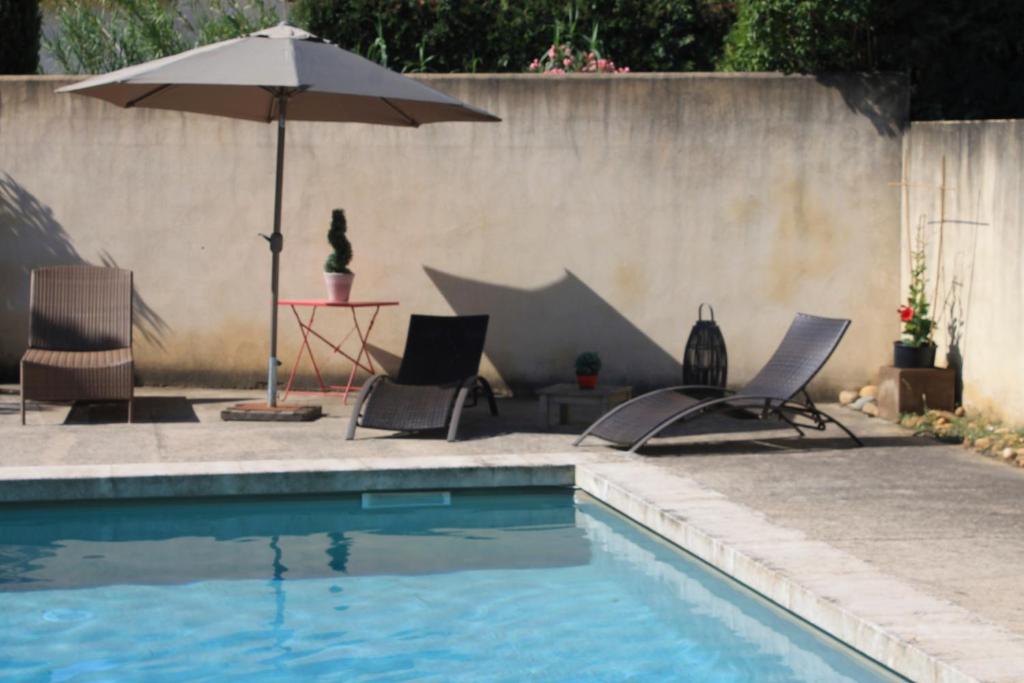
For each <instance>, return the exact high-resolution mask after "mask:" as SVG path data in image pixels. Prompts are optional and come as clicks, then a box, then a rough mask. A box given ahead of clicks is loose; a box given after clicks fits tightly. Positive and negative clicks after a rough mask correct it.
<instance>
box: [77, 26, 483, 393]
mask: <svg viewBox="0 0 1024 683" xmlns="http://www.w3.org/2000/svg"><path fill="white" fill-rule="evenodd" d="M58 92H70V93H77V94H80V95H88V96H90V97H97V98H99V99H102V100H106V101H107V102H110V103H112V104H116V105H117V106H119V107H126V108H127V107H146V108H150V109H170V110H174V111H186V112H196V113H200V114H212V115H215V116H227V117H231V118H236V119H247V120H251V121H263V122H265V123H272V122H274V121H277V122H278V124H277V183H276V185H275V188H274V227H273V231H272V232H271V234H270V235H269V236H264V237H265V238H266V239H267V241H268V242H269V243H270V252H271V268H270V291H271V300H270V358H269V361H268V366H267V403H268V404H269V405H271V406H273V405H276V404H277V391H276V388H277V365H278V362H277V299H278V266H279V260H280V253H281V249H282V247H283V245H284V239H283V237H282V235H281V188H282V184H283V181H284V178H283V176H282V171H283V169H284V134H285V122H286V121H287V120H289V119H290V120H292V121H350V122H354V123H373V124H380V125H385V126H409V127H414V128H415V127H417V126H420V125H421V124H424V123H436V122H439V121H500V120H501V119H499V118H498V117H497V116H494V115H493V114H489V113H487V112H485V111H483V110H481V109H476V108H474V107H471V106H469V105H467V104H464V103H462V102H460V101H459V100H457V99H455V98H453V97H449V96H448V95H445V94H444V93H442V92H439V91H437V90H434V89H433V88H428V87H427V86H425V85H423V84H422V83H418V82H417V81H414V80H412V79H410V78H406V77H405V76H402V75H400V74H397V73H395V72H393V71H389V70H388V69H385V68H384V67H382V66H379V65H377V64H374V63H373V62H371V61H369V60H366V59H363V58H362V57H360V56H358V55H355V54H352V53H351V52H347V51H345V50H342V49H341V48H339V47H337V46H336V45H333V44H331V43H330V42H328V41H326V40H323V39H322V38H318V37H316V36H314V35H313V34H311V33H307V32H306V31H303V30H301V29H298V28H296V27H294V26H290V25H288V24H287V23H281V24H279V25H277V26H275V27H273V28H269V29H265V30H263V31H257V32H256V33H253V34H251V35H248V36H245V37H242V38H234V39H231V40H225V41H223V42H220V43H215V44H212V45H206V46H203V47H198V48H196V49H194V50H189V51H187V52H182V53H181V54H177V55H173V56H170V57H164V58H162V59H156V60H153V61H151V62H145V63H143V64H138V65H136V66H130V67H127V68H125V69H119V70H118V71H113V72H111V73H108V74H103V75H101V76H96V77H94V78H89V79H87V80H84V81H82V82H80V83H76V84H74V85H69V86H67V87H64V88H60V89H59V90H58Z"/></svg>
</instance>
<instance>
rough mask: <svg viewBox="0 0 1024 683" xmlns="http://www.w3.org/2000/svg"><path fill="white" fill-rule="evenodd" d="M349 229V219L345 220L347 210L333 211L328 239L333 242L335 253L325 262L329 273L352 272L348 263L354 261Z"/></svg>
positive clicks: (325, 269)
mask: <svg viewBox="0 0 1024 683" xmlns="http://www.w3.org/2000/svg"><path fill="white" fill-rule="evenodd" d="M347 231H348V221H346V220H345V211H344V210H343V209H335V210H334V211H332V212H331V227H330V229H329V230H328V231H327V241H328V242H330V243H331V247H332V248H333V249H334V253H333V254H331V255H330V256H328V257H327V263H325V264H324V271H326V272H328V273H351V272H352V271H351V270H349V269H348V264H349V263H350V262H351V261H352V245H351V244H349V241H348V237H346V236H345V233H346V232H347Z"/></svg>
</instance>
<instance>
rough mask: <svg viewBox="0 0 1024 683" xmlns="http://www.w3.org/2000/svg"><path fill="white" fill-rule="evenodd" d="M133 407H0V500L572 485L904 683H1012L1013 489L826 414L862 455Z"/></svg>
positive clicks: (814, 441) (1018, 517)
mask: <svg viewBox="0 0 1024 683" xmlns="http://www.w3.org/2000/svg"><path fill="white" fill-rule="evenodd" d="M139 394H140V396H141V400H140V401H139V403H138V405H137V415H138V419H139V422H138V423H136V424H133V425H124V424H122V423H119V422H116V421H115V420H117V419H118V418H119V417H120V416H119V415H118V412H119V411H120V410H121V409H120V408H117V407H114V406H110V407H107V406H104V407H100V408H98V409H96V410H94V411H93V412H92V414H91V415H90V414H89V412H88V411H86V410H83V409H80V408H76V409H75V410H74V411H69V410H68V409H67V408H64V407H60V406H45V407H42V406H40V407H36V406H33V409H32V410H31V412H30V414H29V426H26V427H21V425H20V424H19V417H18V406H17V402H18V399H17V394H16V387H11V386H7V387H4V388H0V443H2V444H3V446H2V448H0V453H2V455H0V500H3V501H12V500H30V499H61V498H63V499H75V498H78V499H81V498H89V497H111V496H140V495H217V494H239V493H274V492H298V491H328V490H346V491H361V490H368V489H388V488H430V487H436V486H446V487H451V488H455V487H459V486H462V487H465V486H472V487H478V486H479V487H488V486H523V485H569V484H575V485H576V486H579V487H580V488H581V489H583V490H584V491H586V492H588V493H590V494H591V495H594V496H595V497H597V498H598V499H600V500H602V501H604V502H606V503H607V504H609V505H611V506H612V507H614V508H616V509H618V510H620V511H622V512H624V513H625V514H627V515H628V516H630V517H632V518H633V519H636V520H637V521H639V522H640V523H642V524H644V525H645V526H647V527H649V528H651V529H653V530H654V531H656V532H658V533H660V534H661V535H663V536H665V537H666V538H668V539H669V540H671V541H673V542H675V543H676V544H678V545H680V546H681V547H683V548H685V549H686V550H688V551H690V552H691V553H693V554H695V555H697V556H698V557H700V558H702V559H704V560H705V561H707V562H708V563H710V564H711V565H713V566H715V567H717V568H719V569H721V570H722V571H724V572H725V573H726V574H729V575H730V576H733V577H734V578H736V579H738V580H740V581H741V582H743V583H745V584H747V585H749V586H751V587H752V588H754V589H755V590H757V591H759V592H761V593H762V594H763V595H765V596H767V597H768V598H770V599H772V600H773V601H775V602H776V603H778V604H780V605H782V606H784V607H787V608H788V609H790V610H791V611H792V612H794V613H796V614H798V615H799V616H801V617H803V618H804V619H806V620H807V621H809V622H811V623H814V624H815V625H817V626H819V627H821V628H823V629H824V630H826V631H828V632H829V633H832V634H833V635H835V636H837V637H838V638H840V639H841V640H843V641H845V642H847V643H849V644H851V645H853V646H854V647H856V648H857V649H859V650H861V651H863V652H865V653H866V654H868V655H869V656H872V657H873V658H875V659H877V660H878V661H881V662H883V663H885V664H886V665H888V666H889V667H890V668H892V669H894V670H895V671H897V672H899V673H901V674H903V675H904V676H907V677H908V678H910V679H912V680H920V681H943V682H946V681H969V680H985V681H1024V592H1022V591H1021V590H1020V576H1021V574H1020V569H1019V568H1020V567H1024V534H1022V533H1021V529H1022V528H1024V502H1022V501H1024V498H1022V493H1024V470H1022V469H1018V468H1013V467H1010V466H1007V465H1004V464H1002V463H998V462H995V461H992V460H988V459H985V458H981V457H979V456H977V455H974V454H971V453H968V452H967V451H965V450H963V449H962V448H959V447H956V446H943V445H940V444H937V443H935V442H934V441H930V440H926V439H918V438H914V437H912V436H910V435H909V433H908V432H906V431H905V430H902V429H900V428H898V427H896V426H894V425H890V424H887V423H884V422H880V421H877V420H870V419H868V418H866V417H863V416H860V415H858V414H854V413H851V412H848V411H845V410H842V409H839V408H834V410H836V411H837V416H839V417H840V419H843V420H844V421H846V422H847V424H849V425H850V426H851V428H853V429H854V431H855V432H857V433H858V434H860V435H861V436H862V437H864V440H865V442H866V443H867V447H866V448H863V449H853V448H850V447H849V444H848V442H847V441H846V440H844V439H843V438H841V437H840V435H839V433H838V431H837V430H836V431H832V430H830V431H829V432H826V433H825V434H814V435H811V436H810V437H809V438H807V439H802V440H801V439H796V438H793V437H791V436H790V432H786V431H778V432H776V431H771V432H758V433H756V434H753V435H748V436H749V437H752V438H754V439H756V440H750V439H744V440H738V439H737V438H736V437H735V436H733V437H730V438H729V439H722V438H715V439H714V440H710V439H709V438H708V437H703V438H702V437H689V438H686V439H673V440H671V441H670V442H669V443H668V444H667V445H665V446H658V447H655V448H652V449H649V450H648V451H647V455H642V456H632V455H629V454H626V453H623V452H621V451H618V450H616V449H612V448H608V447H606V446H603V445H601V442H599V441H594V442H592V443H590V444H589V445H588V446H587V447H586V448H584V449H572V448H571V447H570V443H571V435H572V434H573V433H578V431H579V429H580V427H579V426H574V427H568V428H564V429H559V430H557V431H554V432H548V431H545V430H543V429H541V428H540V427H539V424H538V423H539V420H538V417H537V407H536V404H535V403H534V402H532V401H519V400H514V401H513V400H505V401H502V402H501V410H502V416H501V417H500V418H498V419H493V418H491V417H490V416H488V415H487V414H486V411H485V410H469V411H467V415H466V419H465V422H464V427H465V430H464V433H463V436H464V438H465V440H463V441H460V442H458V443H454V444H449V443H447V442H446V441H444V440H443V439H440V438H403V437H394V436H389V435H386V434H385V433H382V432H373V431H370V430H360V432H359V433H358V435H357V440H356V441H354V442H345V441H343V440H342V434H343V426H344V424H345V419H346V415H347V412H348V409H347V408H346V407H345V406H342V405H341V403H340V401H338V400H334V399H332V400H329V401H320V402H322V403H324V405H325V411H326V413H327V416H326V417H325V418H323V419H321V420H320V421H318V422H315V423H307V424H287V423H272V424H271V423H225V422H221V421H220V420H219V417H218V413H219V410H220V408H221V407H223V406H224V405H227V404H230V403H232V402H236V401H240V400H252V398H253V397H255V396H256V394H255V393H254V392H245V391H226V390H197V389H174V388H170V389H142V390H140V392H139ZM186 397H187V398H186ZM121 419H123V418H121ZM90 421H92V422H94V423H92V424H90V423H89V422H90ZM79 422H82V423H84V424H79ZM65 423H66V424H65Z"/></svg>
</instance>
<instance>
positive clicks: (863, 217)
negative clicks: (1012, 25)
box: [0, 74, 906, 390]
mask: <svg viewBox="0 0 1024 683" xmlns="http://www.w3.org/2000/svg"><path fill="white" fill-rule="evenodd" d="M428 82H430V83H431V84H432V85H434V86H436V87H438V88H440V89H442V90H445V91H447V92H449V93H451V94H453V95H455V96H456V97H459V98H461V99H464V100H466V101H468V102H470V103H472V104H474V105H477V106H480V107H483V108H485V109H488V110H490V111H492V112H495V113H497V114H498V115H499V116H501V117H502V118H503V119H504V122H502V123H499V124H438V125H433V126H425V127H423V128H421V129H419V130H405V129H389V128H382V127H370V126H361V125H337V124H316V123H295V124H292V125H290V126H289V128H288V146H287V158H286V180H285V198H284V233H285V250H284V252H283V255H282V269H283V271H282V273H283V275H282V285H281V289H282V295H283V296H284V297H317V296H322V294H321V292H322V287H323V285H322V282H321V267H322V262H323V260H324V257H325V256H326V254H327V253H328V248H327V243H326V239H325V233H326V229H327V225H328V222H329V217H330V210H331V209H332V208H333V207H344V208H345V209H346V211H347V213H348V217H349V224H350V236H351V240H352V243H353V245H354V250H355V259H354V261H353V264H352V268H353V270H354V271H355V272H356V274H357V275H356V282H355V288H354V298H359V299H366V298H373V299H398V300H400V301H401V303H402V305H401V307H400V308H398V309H391V310H386V311H384V312H382V314H381V317H380V319H379V321H378V326H377V329H376V331H375V334H374V341H375V342H376V344H377V345H378V346H379V348H380V351H379V352H378V354H377V357H378V358H380V359H383V360H384V363H385V366H386V367H391V368H393V367H394V357H395V356H397V355H399V354H400V353H401V350H402V344H403V340H404V335H405V327H406V324H407V320H408V315H409V314H410V313H412V312H423V313H439V314H446V313H450V312H452V311H455V312H458V313H475V312H488V313H490V314H491V315H492V322H491V330H490V334H489V340H488V346H487V358H488V360H487V366H486V372H487V373H488V374H490V375H491V376H492V378H493V377H499V378H500V379H501V380H503V381H504V382H507V383H510V384H512V385H513V386H519V385H538V384H541V383H546V382H549V381H551V380H556V379H567V378H569V377H570V376H571V374H572V361H573V358H574V357H575V354H576V353H577V352H579V351H583V350H591V349H593V350H596V351H598V352H600V353H601V355H602V357H603V358H604V360H605V367H606V372H605V380H606V381H619V380H628V381H630V382H631V383H634V384H637V385H652V384H663V383H668V382H675V381H676V380H677V378H678V376H679V359H680V355H681V351H682V346H683V343H684V340H685V337H686V335H687V334H688V332H689V328H690V325H691V324H692V323H693V321H694V320H695V318H696V313H697V307H698V304H699V303H700V302H702V301H708V302H711V303H712V304H713V305H714V307H715V310H716V312H717V314H718V320H719V322H720V324H721V326H722V328H723V331H724V334H725V337H726V340H727V342H728V344H729V354H730V383H732V384H735V383H737V382H742V381H744V380H746V379H748V378H749V377H750V376H751V374H752V373H753V372H754V371H755V370H756V369H757V368H758V367H760V365H761V364H763V363H764V362H765V360H766V359H767V357H768V355H769V354H770V352H771V350H772V349H773V348H774V346H775V344H776V343H777V342H778V340H779V339H780V337H781V335H782V334H783V332H784V331H785V329H786V327H787V325H788V323H789V320H790V319H791V317H792V315H793V313H794V312H796V311H807V312H812V313H819V314H824V315H832V316H842V317H850V318H852V319H853V321H854V324H853V327H852V328H851V331H850V333H849V336H848V338H847V339H846V341H845V342H844V344H843V345H842V347H841V348H840V350H839V352H838V354H837V355H836V357H835V358H834V359H833V361H832V362H831V363H830V365H829V367H828V369H827V370H826V372H825V375H824V379H823V381H822V383H821V384H820V385H819V389H821V390H824V389H825V388H827V389H829V390H831V389H832V388H835V387H837V386H840V385H859V384H860V383H862V382H863V380H864V379H866V378H867V377H868V376H869V375H870V374H871V373H872V372H873V371H874V370H875V369H876V368H877V366H878V365H880V364H882V363H884V362H886V360H887V359H888V357H889V353H890V350H889V349H890V344H891V341H892V340H893V339H894V338H895V337H896V334H897V331H898V327H897V324H896V322H895V321H894V320H893V319H892V316H891V315H890V311H891V309H893V308H894V307H895V305H896V301H897V300H898V298H899V267H898V264H897V260H898V258H899V224H900V205H899V191H898V189H897V188H895V187H893V186H891V185H890V183H892V182H893V181H896V180H898V178H899V176H900V163H901V137H902V130H901V128H902V124H903V121H904V118H905V112H906V96H905V89H904V87H903V86H902V83H901V82H900V81H898V80H893V79H887V78H879V79H861V78H856V77H850V78H837V79H832V80H827V81H825V80H820V79H814V78H810V77H799V76H791V77H781V76H773V75H756V76H755V75H718V74H686V75H684V74H673V75H632V76H628V77H592V78H591V77H579V78H562V79H558V78H541V77H535V76H518V75H510V76H436V77H431V78H429V79H428ZM63 83H64V81H62V80H57V79H53V78H46V77H40V78H34V79H6V80H0V159H2V164H3V168H2V174H0V182H2V187H0V200H2V203H0V239H2V242H3V246H2V249H0V286H2V288H3V300H2V301H0V322H2V326H0V364H3V365H4V366H6V367H7V368H9V369H10V368H12V367H13V366H14V365H15V364H16V361H17V359H18V357H19V356H20V354H21V352H22V350H23V346H24V338H25V328H26V305H27V294H28V293H27V281H28V279H27V273H28V270H29V269H31V268H32V267H34V266H38V265H42V264H46V263H53V262H74V261H86V262H90V263H111V264H117V265H119V266H121V267H125V268H131V269H133V270H134V271H135V274H136V284H137V290H138V295H139V301H138V302H137V303H138V305H137V309H136V310H137V318H138V328H137V332H138V334H137V342H136V357H137V361H138V366H139V374H140V376H141V378H142V379H143V380H145V381H148V382H161V381H170V382H197V383H210V384H232V383H235V384H239V383H240V384H243V385H245V384H252V383H253V382H256V381H259V379H260V378H261V377H262V376H263V374H264V373H265V365H266V360H265V357H266V328H267V317H268V313H267V308H268V303H267V299H268V296H269V284H268V282H269V278H268V262H269V254H268V251H267V248H266V245H265V243H264V241H263V240H262V239H259V238H258V237H257V236H256V233H258V232H269V228H270V217H271V211H272V204H273V177H274V128H273V127H272V126H269V125H260V124H256V123H248V122H236V121H232V120H221V119H216V118H212V117H203V116H197V115H184V114H178V113H169V112H155V111H142V110H130V111H129V110H120V109H116V108H114V107H112V106H110V105H107V104H104V103H101V102H98V101H94V100H91V99H87V98H81V97H77V96H69V95H56V94H54V92H53V91H54V89H55V88H56V87H58V86H60V85H62V84H63ZM320 315H321V319H322V321H323V322H324V323H325V324H329V323H332V322H336V323H337V324H338V325H339V326H340V325H341V324H342V323H343V322H344V320H343V316H342V315H340V312H339V311H329V312H324V313H321V314H320ZM282 323H283V328H282V329H283V344H282V351H281V353H280V356H281V358H282V359H283V360H284V361H285V366H284V368H283V371H284V372H287V371H288V370H289V369H290V366H291V363H292V358H293V356H294V353H295V350H296V348H297V339H298V337H297V334H296V332H295V325H294V322H293V320H292V319H291V317H290V313H289V312H288V311H283V316H282Z"/></svg>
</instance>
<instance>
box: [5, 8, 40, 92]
mask: <svg viewBox="0 0 1024 683" xmlns="http://www.w3.org/2000/svg"><path fill="white" fill-rule="evenodd" d="M41 26H42V15H41V14H40V13H39V2H38V0H0V74H34V73H36V72H37V71H38V70H39V32H40V30H41Z"/></svg>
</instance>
